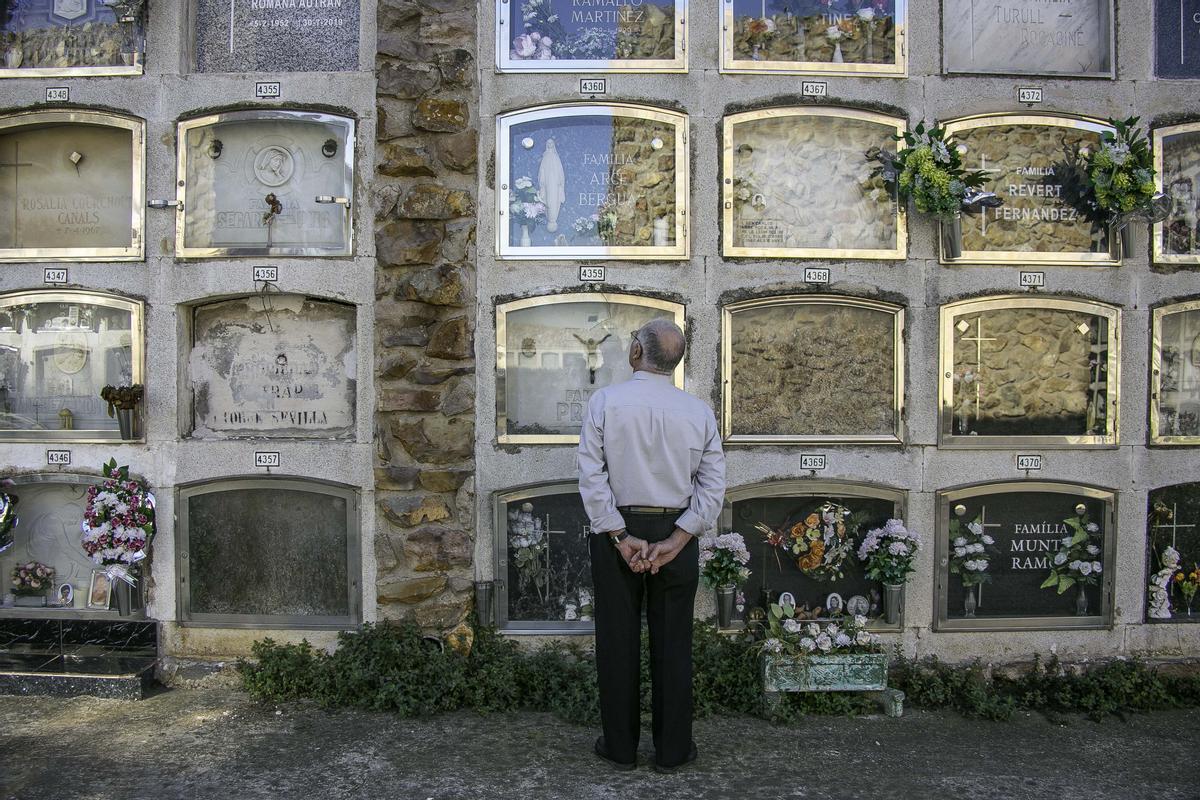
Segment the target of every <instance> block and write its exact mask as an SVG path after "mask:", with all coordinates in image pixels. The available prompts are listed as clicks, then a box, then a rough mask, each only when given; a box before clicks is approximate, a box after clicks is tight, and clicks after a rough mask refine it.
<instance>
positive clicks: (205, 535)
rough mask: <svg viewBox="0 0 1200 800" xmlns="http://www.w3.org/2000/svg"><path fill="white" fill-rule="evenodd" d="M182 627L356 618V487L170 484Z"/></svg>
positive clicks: (303, 481)
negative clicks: (173, 497)
mask: <svg viewBox="0 0 1200 800" xmlns="http://www.w3.org/2000/svg"><path fill="white" fill-rule="evenodd" d="M175 507H176V515H177V518H178V521H177V523H176V525H177V537H176V538H177V548H178V549H177V552H176V571H177V573H176V574H177V575H178V580H179V583H178V590H177V591H178V603H179V619H180V622H181V624H183V625H198V626H209V627H244V628H255V627H257V628H349V627H352V626H354V625H357V624H358V623H359V621H360V619H361V616H362V608H361V605H362V601H361V598H360V596H359V594H360V586H361V581H360V578H359V575H360V570H361V565H360V560H359V553H360V541H359V538H360V531H359V511H358V495H357V492H356V490H355V489H354V488H353V487H351V486H344V485H342V484H335V483H329V482H325V481H318V480H314V479H308V478H295V477H270V478H258V477H255V478H227V479H222V480H217V481H211V482H205V483H196V484H187V485H183V486H181V487H179V488H178V489H177V491H176V506H175Z"/></svg>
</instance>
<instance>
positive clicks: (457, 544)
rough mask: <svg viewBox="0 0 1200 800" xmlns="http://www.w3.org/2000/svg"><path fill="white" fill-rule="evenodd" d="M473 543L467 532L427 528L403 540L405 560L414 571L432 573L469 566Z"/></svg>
mask: <svg viewBox="0 0 1200 800" xmlns="http://www.w3.org/2000/svg"><path fill="white" fill-rule="evenodd" d="M473 550H474V544H473V543H472V542H471V537H470V536H469V535H467V532H466V531H463V530H458V529H456V528H442V527H439V526H434V525H430V526H427V527H424V528H419V529H417V530H415V531H413V532H412V533H410V534H409V535H408V536H407V537H405V539H404V557H405V559H406V560H407V562H408V566H409V567H410V568H412V570H413V571H414V572H434V571H436V570H447V569H450V568H451V567H466V566H470V564H471V554H472V552H473Z"/></svg>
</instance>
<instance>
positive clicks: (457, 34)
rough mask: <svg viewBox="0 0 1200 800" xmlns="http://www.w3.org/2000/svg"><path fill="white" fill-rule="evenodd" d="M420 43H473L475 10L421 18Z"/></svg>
mask: <svg viewBox="0 0 1200 800" xmlns="http://www.w3.org/2000/svg"><path fill="white" fill-rule="evenodd" d="M418 35H419V36H420V37H421V41H422V42H425V43H427V44H448V45H457V44H462V43H463V42H473V41H475V10H474V9H470V10H465V11H448V12H444V13H442V14H426V15H425V16H422V17H421V26H420V32H419V34H418Z"/></svg>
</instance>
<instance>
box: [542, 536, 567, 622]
mask: <svg viewBox="0 0 1200 800" xmlns="http://www.w3.org/2000/svg"><path fill="white" fill-rule="evenodd" d="M542 533H543V535H544V536H545V537H546V572H545V575H546V587H545V588H546V602H547V603H549V602H550V576H551V574H552V573H551V572H550V545H551V543H552V542H553V541H554V540H553V539H552V538H551V536H550V534H558V535H560V536H566V535H567V532H566V531H554V530H550V515H549V514H547V515H546V521H545V523H544V524H543V525H542Z"/></svg>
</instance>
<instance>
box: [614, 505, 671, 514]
mask: <svg viewBox="0 0 1200 800" xmlns="http://www.w3.org/2000/svg"><path fill="white" fill-rule="evenodd" d="M617 511H620V512H621V513H622V514H682V513H683V512H684V511H687V509H686V508H664V507H663V506H618V507H617Z"/></svg>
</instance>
